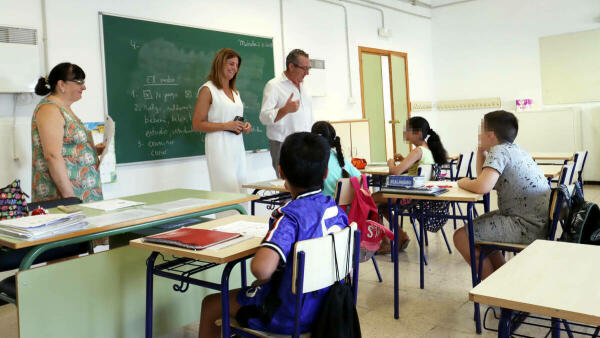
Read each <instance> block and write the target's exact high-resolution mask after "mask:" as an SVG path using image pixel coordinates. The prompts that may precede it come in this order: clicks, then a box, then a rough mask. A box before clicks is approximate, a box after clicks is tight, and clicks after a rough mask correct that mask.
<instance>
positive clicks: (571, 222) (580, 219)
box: [559, 182, 600, 245]
mask: <svg viewBox="0 0 600 338" xmlns="http://www.w3.org/2000/svg"><path fill="white" fill-rule="evenodd" d="M559 189H561V191H562V192H563V193H565V194H566V196H568V197H569V198H567V202H566V203H563V206H562V211H563V212H565V209H566V212H567V213H568V214H567V215H568V216H567V219H566V221H565V222H564V223H563V224H562V228H563V233H562V235H561V236H560V240H561V241H563V242H571V243H580V244H591V245H600V208H598V205H597V204H596V203H592V202H587V201H585V200H584V198H583V189H582V188H581V183H579V182H577V183H575V184H574V189H573V195H572V196H571V195H570V194H569V191H568V188H567V187H566V186H565V185H561V186H559ZM565 191H566V192H565Z"/></svg>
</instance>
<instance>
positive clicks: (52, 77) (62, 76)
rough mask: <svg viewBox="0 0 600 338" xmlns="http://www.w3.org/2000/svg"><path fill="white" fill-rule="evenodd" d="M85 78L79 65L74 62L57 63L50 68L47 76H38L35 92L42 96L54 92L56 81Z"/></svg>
mask: <svg viewBox="0 0 600 338" xmlns="http://www.w3.org/2000/svg"><path fill="white" fill-rule="evenodd" d="M60 80H63V81H70V80H85V72H84V71H83V69H81V67H79V66H78V65H76V64H74V63H70V62H63V63H59V64H57V65H56V66H54V68H52V70H51V71H50V74H48V77H43V76H42V77H40V78H39V79H38V82H37V84H36V86H35V93H36V94H38V95H40V96H44V95H48V94H50V93H55V92H56V84H57V83H58V81H60Z"/></svg>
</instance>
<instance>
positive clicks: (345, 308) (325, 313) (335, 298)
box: [311, 233, 361, 338]
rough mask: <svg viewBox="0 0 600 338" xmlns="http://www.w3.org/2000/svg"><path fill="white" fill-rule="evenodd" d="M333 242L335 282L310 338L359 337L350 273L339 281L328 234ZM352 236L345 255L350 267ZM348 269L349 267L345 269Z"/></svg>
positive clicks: (358, 323)
mask: <svg viewBox="0 0 600 338" xmlns="http://www.w3.org/2000/svg"><path fill="white" fill-rule="evenodd" d="M329 235H330V236H331V240H332V242H333V255H334V259H335V273H336V277H337V280H338V281H337V282H335V283H334V284H333V285H332V286H331V287H330V288H329V291H328V292H327V295H326V296H325V299H323V303H322V304H321V309H320V311H319V314H318V316H317V318H316V319H315V321H314V323H313V329H312V332H311V337H312V338H325V337H327V338H354V337H356V338H360V337H361V333H360V322H359V321H358V314H357V313H356V306H355V304H354V296H353V295H352V287H351V279H350V278H349V276H350V275H348V276H346V278H345V279H344V282H343V283H342V281H340V276H339V270H338V265H337V255H336V251H335V239H334V238H333V234H329ZM352 237H354V236H353V234H352V233H350V234H349V235H348V251H347V253H348V256H346V263H347V267H350V260H351V259H352V258H351V257H349V254H350V245H351V241H350V239H351V238H352ZM346 271H350V269H346Z"/></svg>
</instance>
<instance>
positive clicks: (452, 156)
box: [448, 154, 460, 161]
mask: <svg viewBox="0 0 600 338" xmlns="http://www.w3.org/2000/svg"><path fill="white" fill-rule="evenodd" d="M459 158H460V154H448V161H453V160H454V161H458V159H459Z"/></svg>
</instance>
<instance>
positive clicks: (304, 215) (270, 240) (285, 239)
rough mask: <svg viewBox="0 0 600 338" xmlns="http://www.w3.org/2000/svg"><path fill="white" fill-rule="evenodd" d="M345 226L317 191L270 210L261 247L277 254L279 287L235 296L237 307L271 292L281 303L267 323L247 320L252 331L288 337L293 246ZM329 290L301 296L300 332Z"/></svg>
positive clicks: (293, 298) (343, 217)
mask: <svg viewBox="0 0 600 338" xmlns="http://www.w3.org/2000/svg"><path fill="white" fill-rule="evenodd" d="M347 225H348V217H347V216H346V213H345V212H344V211H343V210H342V209H340V208H339V207H338V206H337V205H336V204H335V201H334V200H333V198H331V197H329V196H325V195H323V194H322V193H321V190H316V191H309V192H306V193H304V194H302V195H299V196H298V197H297V198H296V199H294V200H292V201H290V202H288V203H287V204H285V205H284V206H282V207H280V208H278V209H276V210H275V211H273V214H272V215H271V219H270V221H269V232H268V233H267V236H266V237H265V239H264V240H263V242H262V244H261V245H262V246H263V247H266V248H270V249H272V250H274V251H275V252H277V254H278V255H279V257H280V259H279V268H278V271H276V272H275V274H277V273H281V279H280V282H279V286H278V287H277V286H275V285H269V284H272V283H271V282H270V283H268V284H267V285H264V286H261V287H257V288H250V289H247V290H242V291H241V292H240V293H239V296H238V302H239V303H240V304H241V305H260V304H262V302H263V301H264V299H265V297H266V296H267V295H266V294H267V293H268V292H269V291H270V290H271V289H273V291H274V292H277V293H278V295H279V299H280V300H281V304H280V305H279V307H278V308H277V310H276V311H275V313H274V315H273V318H272V320H271V322H270V323H263V322H262V321H261V320H260V319H258V318H252V319H250V320H249V322H248V325H249V327H250V328H252V329H257V330H262V331H268V332H273V333H279V334H291V333H292V332H293V329H294V314H295V313H296V296H295V295H294V294H292V265H293V264H292V262H293V257H292V256H293V253H294V244H295V243H296V242H298V241H303V240H306V239H312V238H318V237H323V236H325V235H327V234H329V233H334V232H337V231H340V230H342V229H344V228H345V227H346V226H347ZM328 290H329V288H326V289H322V290H319V291H317V292H311V293H308V294H305V295H304V300H303V305H302V307H301V310H300V311H301V317H300V330H301V331H302V332H307V331H310V330H311V328H312V323H313V321H314V319H315V317H316V315H317V314H318V312H319V308H320V305H321V301H322V300H323V297H324V296H325V295H326V293H327V291H328Z"/></svg>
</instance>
